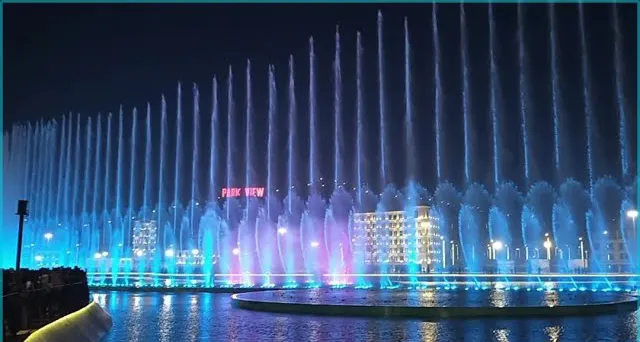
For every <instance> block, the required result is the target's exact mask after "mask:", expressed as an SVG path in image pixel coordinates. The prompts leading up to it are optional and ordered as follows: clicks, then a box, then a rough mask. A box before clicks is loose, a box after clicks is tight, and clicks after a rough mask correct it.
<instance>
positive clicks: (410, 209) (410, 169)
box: [404, 17, 419, 283]
mask: <svg viewBox="0 0 640 342" xmlns="http://www.w3.org/2000/svg"><path fill="white" fill-rule="evenodd" d="M404 134H405V145H404V148H405V153H406V154H405V165H406V168H407V170H406V172H407V194H405V203H404V211H405V214H404V215H405V220H406V221H407V225H406V226H405V234H406V236H408V239H407V248H406V250H407V263H408V271H409V274H410V275H411V277H410V281H411V282H412V283H415V282H416V281H417V278H415V276H413V274H415V273H417V272H418V271H419V270H418V267H417V265H418V262H419V261H418V259H417V258H418V253H417V249H418V247H417V242H418V241H417V234H416V232H417V227H416V224H417V223H416V220H415V219H416V210H415V209H416V208H415V207H416V203H417V194H416V189H415V187H416V183H415V177H416V171H417V170H416V164H415V158H416V152H415V138H414V136H413V102H412V94H411V46H410V44H409V22H408V20H407V18H406V17H405V18H404Z"/></svg>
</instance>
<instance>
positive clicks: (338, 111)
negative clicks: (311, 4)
mask: <svg viewBox="0 0 640 342" xmlns="http://www.w3.org/2000/svg"><path fill="white" fill-rule="evenodd" d="M335 43H336V47H335V56H334V59H333V141H334V145H333V167H334V171H333V182H334V189H335V188H337V187H338V186H341V185H342V182H343V181H344V179H343V172H344V170H343V164H342V162H343V161H342V65H341V64H342V63H341V58H340V31H339V28H338V27H336V41H335Z"/></svg>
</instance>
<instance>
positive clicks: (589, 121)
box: [578, 3, 594, 189]
mask: <svg viewBox="0 0 640 342" xmlns="http://www.w3.org/2000/svg"><path fill="white" fill-rule="evenodd" d="M578 11H579V23H580V49H581V52H582V53H581V57H582V58H581V72H582V82H583V85H582V86H583V88H582V96H583V101H584V113H585V116H586V127H587V170H588V176H589V188H590V189H592V188H593V177H594V170H593V153H594V151H593V149H594V146H593V124H594V122H593V121H594V119H593V110H592V107H591V78H590V76H589V56H588V49H587V33H586V28H585V25H584V5H583V4H582V3H580V4H578Z"/></svg>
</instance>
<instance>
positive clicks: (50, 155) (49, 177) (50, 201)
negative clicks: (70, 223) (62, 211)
mask: <svg viewBox="0 0 640 342" xmlns="http://www.w3.org/2000/svg"><path fill="white" fill-rule="evenodd" d="M57 133H58V123H57V122H56V121H55V120H53V122H52V124H51V125H50V128H49V141H48V142H47V144H46V145H45V146H46V148H47V149H48V151H47V154H46V156H47V165H53V167H49V168H47V169H48V171H47V173H46V178H45V179H46V182H47V184H49V187H48V189H47V191H46V192H45V195H47V202H46V213H47V214H46V216H45V217H46V218H47V219H49V218H51V217H53V216H54V215H55V203H54V201H55V199H54V198H53V195H54V194H55V188H54V185H53V184H54V178H53V174H54V172H55V171H54V169H55V163H54V161H55V155H56V147H57V146H58V143H57V142H56V141H55V140H56V135H57ZM54 224H56V223H55V222H54Z"/></svg>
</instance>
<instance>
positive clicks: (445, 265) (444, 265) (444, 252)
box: [440, 236, 447, 270]
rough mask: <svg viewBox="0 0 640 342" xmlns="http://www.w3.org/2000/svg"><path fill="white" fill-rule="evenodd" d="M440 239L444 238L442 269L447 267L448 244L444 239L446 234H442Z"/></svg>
mask: <svg viewBox="0 0 640 342" xmlns="http://www.w3.org/2000/svg"><path fill="white" fill-rule="evenodd" d="M440 240H442V269H443V270H444V269H445V268H447V245H446V243H445V241H444V236H441V237H440Z"/></svg>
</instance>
